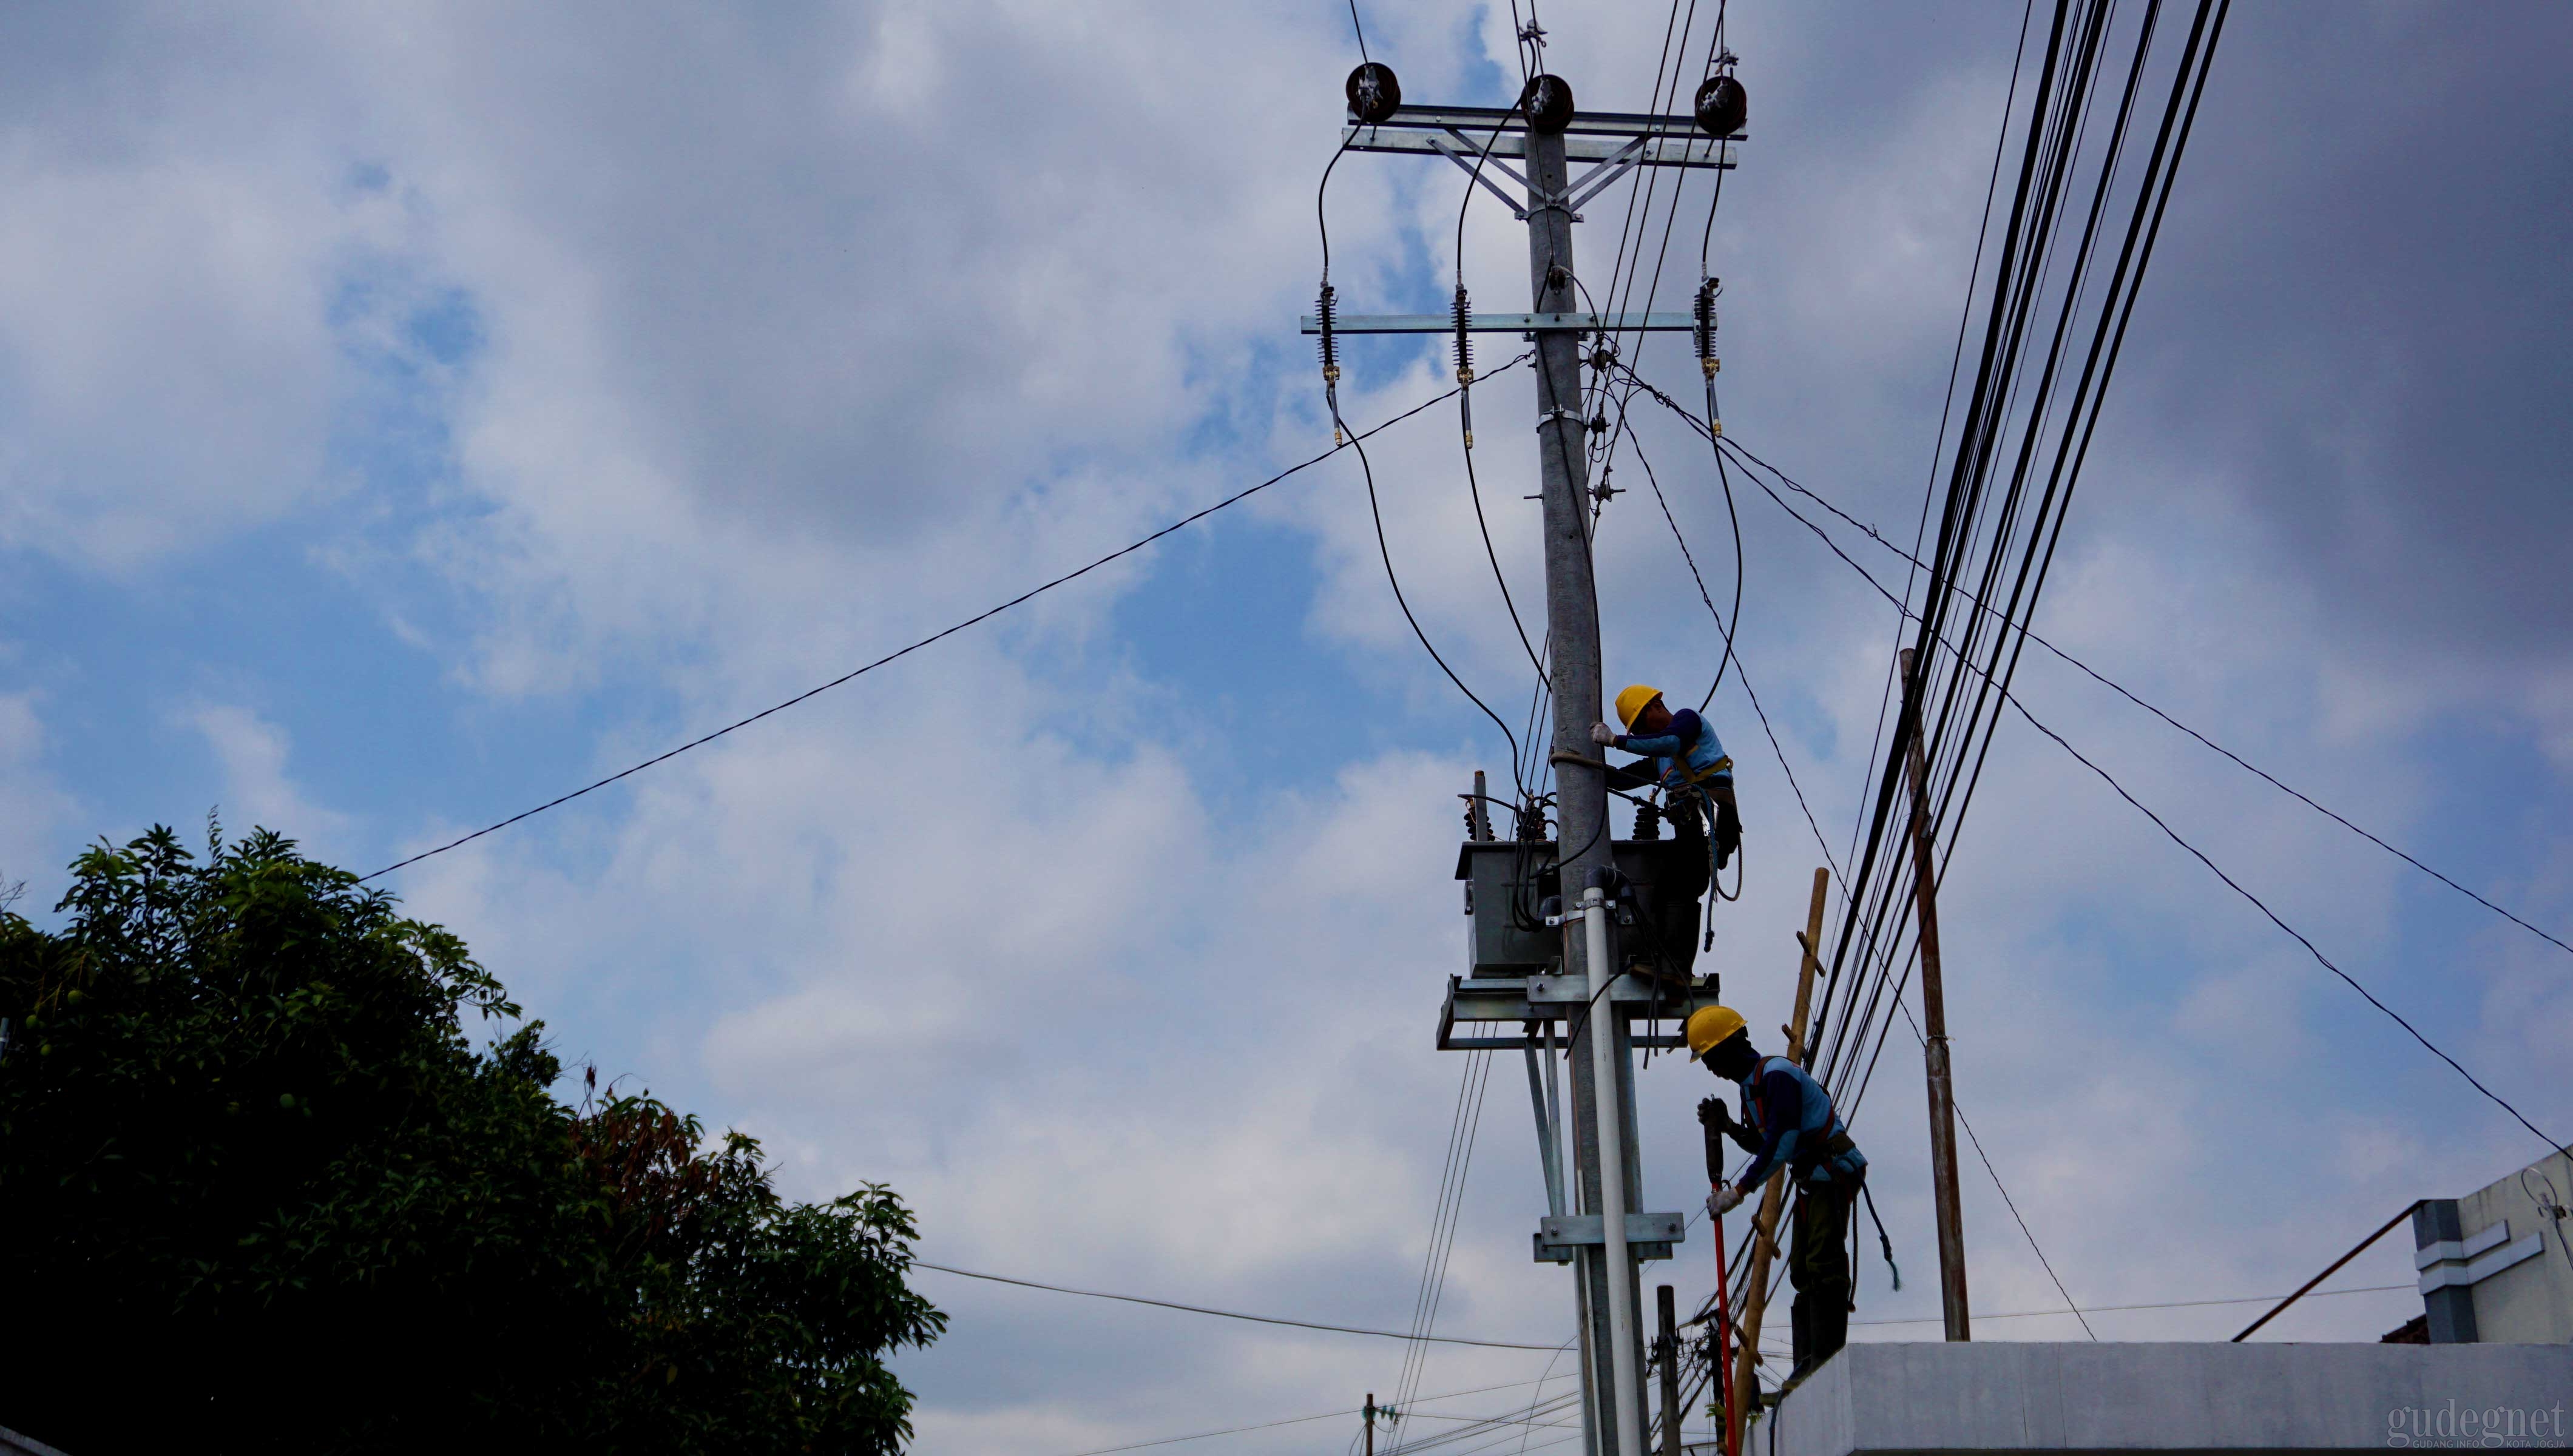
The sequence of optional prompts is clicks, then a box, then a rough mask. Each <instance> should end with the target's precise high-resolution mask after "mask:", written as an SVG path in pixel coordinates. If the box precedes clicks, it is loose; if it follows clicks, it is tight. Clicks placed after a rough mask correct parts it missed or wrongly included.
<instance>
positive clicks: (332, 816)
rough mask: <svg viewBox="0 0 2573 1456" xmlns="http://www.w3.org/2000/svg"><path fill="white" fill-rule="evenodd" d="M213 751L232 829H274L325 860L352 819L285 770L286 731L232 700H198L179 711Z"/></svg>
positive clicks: (231, 831) (227, 825) (222, 805)
mask: <svg viewBox="0 0 2573 1456" xmlns="http://www.w3.org/2000/svg"><path fill="white" fill-rule="evenodd" d="M177 716H178V720H179V722H180V723H182V724H183V725H185V726H187V727H189V728H193V729H195V730H196V731H197V733H198V734H199V735H201V736H202V737H203V738H204V739H205V740H206V746H207V747H208V748H209V749H211V750H212V751H213V752H214V756H215V763H216V766H217V768H218V769H219V770H220V772H221V774H222V779H223V798H222V800H221V803H220V811H221V812H222V814H223V815H224V821H225V829H226V832H227V833H228V834H233V835H240V834H245V833H248V832H249V831H250V830H251V829H252V828H253V827H258V828H263V829H274V830H276V831H278V832H279V833H281V834H284V835H286V836H287V837H288V838H290V839H294V840H296V841H298V842H300V843H301V844H302V845H303V846H304V851H305V853H307V854H310V855H313V856H315V857H317V858H324V859H327V858H329V857H330V855H331V851H332V848H333V845H334V842H335V841H337V840H338V839H340V838H341V837H342V836H343V835H344V834H346V832H347V831H348V829H349V827H350V825H351V823H352V822H353V821H352V820H351V819H350V817H349V816H348V815H346V814H344V813H342V812H340V811H339V810H336V809H332V808H329V807H327V806H325V805H322V804H318V803H316V802H314V801H313V800H312V799H311V798H310V797H309V796H307V795H306V793H305V792H304V790H303V789H302V788H301V787H300V786H299V785H297V784H296V782H295V780H294V777H293V776H292V775H291V774H289V773H288V771H287V763H286V761H287V753H288V749H289V742H288V738H287V734H286V730H285V729H283V728H281V727H279V726H278V725H277V724H275V723H272V722H270V721H268V720H267V719H265V718H263V717H261V716H260V715H259V714H258V713H255V712H253V711H252V710H250V709H248V708H245V707H241V706H239V705H236V704H230V703H197V704H194V705H192V706H189V707H186V708H183V709H181V710H180V711H179V713H178V715H177Z"/></svg>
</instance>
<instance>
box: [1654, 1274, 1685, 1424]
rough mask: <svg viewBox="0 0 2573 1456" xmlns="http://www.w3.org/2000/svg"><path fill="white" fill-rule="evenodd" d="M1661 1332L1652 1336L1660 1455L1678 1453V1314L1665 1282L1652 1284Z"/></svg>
mask: <svg viewBox="0 0 2573 1456" xmlns="http://www.w3.org/2000/svg"><path fill="white" fill-rule="evenodd" d="M1653 1312H1654V1313H1655V1314H1657V1315H1659V1316H1660V1317H1661V1333H1660V1334H1659V1335H1658V1336H1656V1337H1655V1338H1654V1340H1653V1349H1654V1350H1655V1351H1656V1352H1657V1354H1658V1356H1659V1358H1660V1360H1661V1366H1662V1456H1680V1315H1679V1306H1678V1304H1677V1302H1676V1301H1675V1298H1674V1296H1673V1294H1672V1292H1671V1286H1670V1285H1668V1284H1657V1285H1655V1286H1654V1288H1653Z"/></svg>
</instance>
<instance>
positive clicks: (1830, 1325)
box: [1805, 1299, 1850, 1365]
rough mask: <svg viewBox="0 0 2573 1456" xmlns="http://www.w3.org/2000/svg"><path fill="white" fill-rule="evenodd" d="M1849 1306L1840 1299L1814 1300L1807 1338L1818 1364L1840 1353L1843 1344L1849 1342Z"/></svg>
mask: <svg viewBox="0 0 2573 1456" xmlns="http://www.w3.org/2000/svg"><path fill="white" fill-rule="evenodd" d="M1849 1317H1850V1312H1849V1306H1848V1305H1847V1304H1845V1303H1843V1302H1841V1301H1840V1300H1838V1299H1818V1300H1816V1301H1814V1312H1813V1314H1812V1315H1811V1316H1810V1317H1809V1318H1808V1319H1807V1320H1806V1331H1805V1338H1806V1339H1807V1340H1808V1341H1810V1342H1811V1343H1812V1346H1813V1354H1814V1363H1815V1364H1816V1365H1820V1364H1822V1363H1823V1362H1824V1361H1825V1360H1828V1359H1830V1358H1831V1357H1832V1356H1834V1355H1837V1354H1839V1353H1840V1352H1841V1346H1843V1345H1846V1344H1848V1343H1849Z"/></svg>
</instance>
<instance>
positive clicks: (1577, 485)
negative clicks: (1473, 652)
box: [1527, 128, 1643, 1456]
mask: <svg viewBox="0 0 2573 1456" xmlns="http://www.w3.org/2000/svg"><path fill="white" fill-rule="evenodd" d="M1527 138H1528V141H1527V164H1528V170H1527V182H1528V203H1527V213H1528V226H1527V235H1528V281H1529V293H1530V294H1531V295H1532V298H1531V301H1530V304H1529V308H1530V310H1531V312H1534V313H1538V314H1569V313H1571V312H1573V311H1574V310H1575V309H1576V308H1577V307H1578V305H1577V303H1576V301H1575V300H1574V298H1573V287H1572V281H1573V275H1572V212H1571V210H1570V209H1569V208H1567V207H1565V206H1564V205H1563V204H1562V203H1561V202H1560V201H1559V199H1561V198H1562V197H1563V196H1564V195H1565V193H1566V191H1567V189H1566V188H1565V187H1564V183H1565V181H1566V172H1565V167H1564V156H1563V136H1562V134H1561V133H1559V132H1558V133H1553V134H1548V133H1545V132H1541V131H1537V130H1535V129H1533V128H1531V129H1530V130H1529V132H1528V134H1527ZM1586 443H1587V441H1586V439H1585V437H1584V436H1583V434H1582V419H1581V342H1580V340H1579V339H1578V338H1577V337H1576V336H1575V335H1574V333H1573V331H1571V330H1569V329H1549V330H1545V331H1543V332H1541V333H1539V334H1538V335H1537V336H1536V445H1537V469H1538V476H1537V480H1538V484H1537V491H1538V505H1539V508H1540V509H1541V510H1542V512H1543V519H1544V532H1545V610H1546V623H1547V627H1546V639H1547V642H1548V644H1549V645H1550V647H1551V649H1552V653H1553V658H1554V660H1553V662H1552V663H1551V664H1549V666H1550V667H1551V670H1552V676H1553V679H1554V751H1553V754H1552V758H1553V762H1554V790H1555V811H1554V812H1555V822H1556V825H1557V826H1558V828H1557V831H1556V842H1557V843H1558V844H1559V845H1560V846H1561V848H1559V849H1558V850H1557V851H1556V859H1555V864H1556V867H1557V870H1558V873H1559V874H1560V876H1561V882H1562V886H1563V900H1564V904H1565V905H1567V906H1570V905H1573V904H1575V903H1577V901H1578V900H1579V899H1580V898H1581V897H1583V896H1586V895H1588V894H1590V893H1592V890H1593V887H1594V886H1596V885H1597V884H1599V883H1600V879H1599V877H1600V872H1602V871H1604V870H1608V869H1611V868H1613V866H1614V864H1615V861H1614V858H1613V855H1612V852H1611V850H1610V847H1609V837H1608V777H1607V774H1606V773H1605V772H1604V771H1603V769H1602V768H1601V766H1600V760H1599V759H1598V757H1597V756H1596V755H1597V754H1598V751H1599V748H1598V745H1597V744H1594V743H1592V742H1591V741H1590V725H1591V724H1593V723H1596V722H1598V721H1599V718H1600V688H1599V605H1598V601H1599V599H1598V593H1597V590H1596V587H1595V586H1594V584H1593V581H1592V578H1591V574H1590V512H1589V509H1588V506H1589V492H1588V489H1587V485H1588V474H1589V458H1588V455H1587V453H1586V452H1585V449H1584V446H1585V445H1586ZM1588 939H1589V938H1588V937H1586V936H1584V935H1582V934H1579V933H1577V932H1575V930H1574V929H1573V923H1572V922H1569V921H1567V922H1566V923H1565V926H1564V937H1563V970H1564V974H1565V975H1566V976H1567V977H1569V978H1571V979H1572V980H1573V981H1574V982H1575V983H1576V984H1582V985H1587V986H1588V987H1589V989H1590V990H1591V991H1592V992H1593V993H1594V996H1593V1000H1592V1002H1591V1007H1592V1009H1593V1010H1594V1011H1595V1010H1598V1009H1600V1008H1604V1007H1606V1006H1608V1002H1607V1000H1606V999H1605V998H1602V997H1598V996H1596V992H1597V991H1598V986H1597V985H1596V984H1595V983H1594V982H1592V980H1591V978H1593V977H1595V976H1606V975H1609V974H1611V968H1612V967H1613V965H1614V961H1613V955H1612V960H1611V962H1610V964H1609V965H1606V966H1593V965H1591V964H1590V954H1589V951H1590V948H1589V945H1588V943H1587V942H1588ZM1573 1027H1574V1031H1573V1034H1572V1059H1571V1062H1572V1165H1573V1176H1574V1179H1575V1183H1576V1185H1577V1186H1578V1187H1579V1188H1580V1190H1581V1205H1582V1207H1583V1208H1584V1209H1586V1210H1589V1211H1592V1212H1607V1211H1608V1210H1614V1216H1615V1217H1616V1220H1617V1222H1618V1224H1619V1225H1622V1224H1623V1222H1624V1214H1625V1211H1626V1210H1627V1209H1629V1208H1634V1207H1640V1206H1642V1204H1643V1189H1642V1188H1641V1186H1640V1185H1639V1184H1640V1182H1641V1179H1640V1178H1638V1177H1637V1176H1636V1169H1635V1162H1634V1160H1633V1159H1631V1158H1628V1157H1625V1156H1620V1157H1619V1159H1618V1162H1619V1164H1620V1166H1618V1167H1617V1168H1615V1169H1614V1170H1603V1169H1602V1168H1601V1166H1600V1136H1599V1133H1600V1130H1601V1128H1602V1125H1603V1121H1602V1119H1603V1114H1604V1116H1607V1117H1616V1116H1619V1115H1620V1113H1621V1111H1622V1109H1623V1108H1625V1107H1627V1106H1629V1105H1631V1104H1632V1100H1633V1096H1634V1092H1633V1089H1632V1087H1631V1086H1630V1085H1629V1081H1628V1079H1629V1078H1631V1077H1632V1075H1633V1066H1634V1059H1633V1057H1632V1056H1631V1055H1629V1053H1628V1052H1627V1050H1626V1045H1625V1044H1626V1027H1625V1023H1624V1021H1623V1019H1621V1018H1619V1017H1617V1016H1615V1015H1606V1016H1598V1015H1593V1016H1583V1017H1579V1018H1577V1019H1576V1020H1575V1021H1574V1023H1573ZM1603 1080H1604V1081H1605V1082H1606V1084H1607V1085H1606V1086H1602V1085H1601V1084H1602V1082H1603ZM1610 1141H1611V1143H1612V1145H1613V1144H1618V1143H1624V1142H1626V1141H1628V1139H1626V1138H1623V1137H1618V1136H1616V1135H1615V1133H1614V1130H1612V1132H1611V1138H1610ZM1619 1150H1620V1152H1621V1153H1622V1151H1623V1148H1622V1147H1621V1148H1620V1149H1619ZM1608 1177H1614V1178H1615V1179H1616V1180H1617V1184H1616V1186H1615V1187H1614V1188H1613V1189H1611V1188H1609V1187H1608V1186H1607V1185H1606V1183H1605V1179H1606V1178H1608ZM1603 1227H1605V1225H1604V1224H1603ZM1605 1232H1606V1235H1607V1237H1606V1239H1605V1240H1604V1241H1602V1242H1600V1243H1596V1244H1584V1245H1582V1248H1581V1253H1580V1270H1581V1274H1580V1277H1581V1281H1582V1284H1583V1287H1584V1288H1585V1289H1586V1290H1587V1292H1588V1295H1589V1298H1588V1305H1589V1313H1590V1319H1589V1327H1588V1328H1587V1329H1585V1330H1583V1331H1582V1341H1581V1345H1582V1354H1583V1356H1584V1358H1585V1359H1586V1360H1587V1361H1588V1366H1589V1376H1590V1378H1591V1379H1592V1380H1593V1381H1595V1382H1596V1383H1597V1385H1598V1388H1599V1389H1601V1390H1604V1391H1608V1392H1610V1405H1611V1406H1612V1407H1613V1409H1612V1410H1608V1411H1603V1412H1602V1413H1601V1416H1600V1419H1599V1425H1600V1427H1601V1430H1600V1432H1599V1434H1600V1436H1601V1437H1603V1438H1604V1439H1602V1440H1601V1442H1600V1447H1599V1449H1600V1450H1601V1451H1603V1452H1616V1453H1618V1456H1642V1453H1641V1452H1640V1451H1637V1450H1634V1449H1631V1448H1625V1447H1620V1446H1619V1445H1618V1444H1617V1443H1616V1441H1615V1440H1614V1439H1606V1438H1613V1437H1614V1436H1615V1435H1616V1434H1617V1433H1618V1432H1620V1430H1621V1429H1622V1428H1627V1427H1629V1426H1630V1425H1635V1424H1639V1423H1637V1422H1636V1420H1635V1415H1634V1410H1635V1407H1636V1406H1637V1404H1639V1403H1640V1402H1641V1400H1642V1398H1643V1391H1642V1390H1640V1389H1638V1388H1636V1386H1635V1384H1634V1383H1633V1381H1632V1377H1631V1374H1630V1375H1629V1378H1628V1380H1626V1381H1620V1380H1619V1379H1618V1372H1619V1371H1620V1370H1621V1369H1623V1370H1625V1371H1628V1372H1632V1371H1634V1370H1636V1369H1639V1368H1641V1366H1642V1363H1643V1362H1642V1359H1641V1358H1640V1356H1641V1349H1640V1340H1641V1336H1642V1331H1641V1330H1640V1329H1638V1328H1637V1327H1636V1321H1635V1317H1634V1312H1635V1307H1636V1305H1637V1304H1639V1303H1640V1302H1642V1301H1641V1299H1640V1298H1639V1297H1638V1296H1639V1295H1640V1293H1641V1287H1640V1285H1641V1281H1640V1280H1639V1279H1638V1277H1637V1274H1636V1269H1635V1263H1634V1260H1633V1259H1632V1258H1631V1257H1629V1258H1627V1259H1625V1260H1623V1261H1622V1263H1623V1267H1611V1260H1610V1254H1611V1253H1612V1252H1614V1253H1620V1254H1622V1253H1625V1252H1626V1251H1627V1250H1626V1238H1625V1229H1624V1227H1622V1226H1617V1227H1606V1228H1605Z"/></svg>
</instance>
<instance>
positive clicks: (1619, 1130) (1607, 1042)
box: [1581, 885, 1644, 1456]
mask: <svg viewBox="0 0 2573 1456" xmlns="http://www.w3.org/2000/svg"><path fill="white" fill-rule="evenodd" d="M1581 919H1582V923H1583V929H1584V931H1585V932H1586V935H1587V945H1586V946H1585V948H1584V949H1585V950H1586V952H1587V955H1586V957H1585V959H1586V960H1587V961H1588V962H1589V971H1590V976H1589V980H1590V983H1591V985H1590V1083H1591V1086H1592V1087H1594V1088H1602V1089H1609V1088H1614V1087H1616V1086H1617V1085H1618V1082H1619V1081H1620V1079H1619V1078H1618V1076H1617V1073H1618V1067H1617V1027H1616V1015H1617V1013H1616V1008H1615V1003H1614V1001H1613V1000H1612V999H1611V997H1610V994H1609V991H1608V987H1609V985H1610V984H1611V983H1612V982H1613V981H1614V980H1615V979H1616V973H1615V971H1614V969H1613V967H1614V963H1613V962H1612V961H1610V960H1609V957H1608V897H1607V896H1605V895H1603V894H1601V893H1600V890H1599V887H1598V886H1596V885H1593V886H1591V887H1590V888H1589V889H1587V890H1584V891H1582V892H1581ZM1617 1101H1618V1099H1617V1098H1616V1097H1615V1096H1613V1095H1603V1096H1600V1097H1598V1098H1596V1099H1595V1100H1594V1101H1593V1102H1592V1106H1594V1107H1595V1108H1596V1109H1597V1110H1598V1114H1599V1166H1600V1168H1601V1170H1602V1171H1601V1175H1600V1178H1599V1226H1600V1230H1601V1232H1602V1233H1604V1234H1605V1235H1606V1236H1607V1255H1608V1257H1607V1271H1606V1272H1607V1276H1608V1277H1607V1281H1606V1282H1607V1285H1608V1362H1609V1367H1610V1369H1612V1370H1613V1371H1614V1372H1615V1378H1614V1379H1613V1380H1612V1382H1611V1384H1612V1385H1613V1387H1614V1388H1613V1389H1611V1390H1610V1391H1609V1392H1608V1399H1609V1402H1610V1408H1611V1409H1613V1410H1614V1411H1615V1412H1616V1417H1615V1419H1616V1431H1617V1452H1618V1456H1643V1450H1644V1446H1643V1440H1642V1422H1641V1421H1640V1420H1639V1419H1638V1418H1637V1417H1638V1412H1637V1409H1636V1403H1637V1401H1638V1400H1639V1399H1640V1398H1641V1396H1642V1394H1643V1389H1642V1387H1641V1386H1640V1385H1639V1384H1638V1382H1637V1380H1636V1377H1635V1300H1634V1290H1633V1288H1632V1287H1631V1285H1632V1284H1633V1281H1634V1276H1635V1260H1634V1257H1633V1255H1632V1253H1631V1252H1630V1251H1629V1250H1628V1248H1627V1246H1626V1177H1625V1170H1626V1152H1625V1141H1626V1129H1625V1128H1624V1127H1623V1126H1622V1125H1620V1124H1621V1123H1623V1122H1624V1121H1625V1118H1624V1117H1623V1116H1621V1115H1620V1110H1621V1109H1620V1108H1619V1106H1618V1104H1617Z"/></svg>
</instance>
